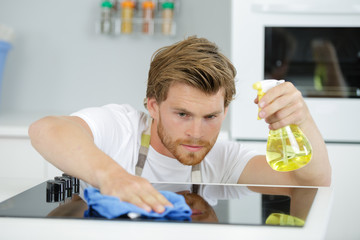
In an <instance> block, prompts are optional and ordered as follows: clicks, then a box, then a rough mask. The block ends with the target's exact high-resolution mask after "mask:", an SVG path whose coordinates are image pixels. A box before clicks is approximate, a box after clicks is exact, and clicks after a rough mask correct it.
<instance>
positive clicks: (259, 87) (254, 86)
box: [253, 82, 265, 120]
mask: <svg viewBox="0 0 360 240" xmlns="http://www.w3.org/2000/svg"><path fill="white" fill-rule="evenodd" d="M253 89H255V90H257V91H258V92H257V95H258V100H259V101H260V99H261V98H262V97H263V96H264V94H265V93H264V92H263V91H262V84H261V82H256V83H254V84H253ZM260 111H261V108H259V110H258V113H259V112H260ZM257 119H258V120H260V117H259V115H258V117H257Z"/></svg>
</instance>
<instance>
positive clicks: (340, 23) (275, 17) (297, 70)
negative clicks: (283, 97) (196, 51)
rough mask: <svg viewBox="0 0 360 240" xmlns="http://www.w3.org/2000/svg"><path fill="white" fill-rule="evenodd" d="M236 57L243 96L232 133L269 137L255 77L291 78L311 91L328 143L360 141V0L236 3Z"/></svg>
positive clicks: (235, 111) (234, 113) (315, 115)
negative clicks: (259, 111) (260, 115)
mask: <svg viewBox="0 0 360 240" xmlns="http://www.w3.org/2000/svg"><path fill="white" fill-rule="evenodd" d="M231 58H232V61H233V63H234V65H235V67H236V68H237V77H236V79H237V96H236V99H235V100H234V102H233V103H232V106H231V111H230V115H231V136H232V138H234V139H238V140H264V139H266V138H267V132H268V128H267V124H266V123H265V122H264V121H257V120H256V118H257V106H256V105H255V104H254V102H253V99H255V97H256V91H255V90H253V89H252V85H253V83H255V82H256V81H260V80H263V79H285V80H286V81H290V82H292V83H293V84H294V85H295V86H296V87H297V88H298V89H299V90H300V91H301V92H302V94H303V96H304V98H305V101H306V103H307V105H308V107H309V109H310V111H311V113H312V116H313V118H314V119H315V121H316V122H317V124H318V126H319V128H320V131H321V132H322V134H323V136H324V138H325V140H326V141H328V142H355V143H359V142H360V125H359V119H360V3H358V1H350V0H346V1H335V2H334V1H332V2H331V3H328V1H309V0H302V1H284V0H269V1H249V0H246V1H237V0H234V1H233V2H232V56H231Z"/></svg>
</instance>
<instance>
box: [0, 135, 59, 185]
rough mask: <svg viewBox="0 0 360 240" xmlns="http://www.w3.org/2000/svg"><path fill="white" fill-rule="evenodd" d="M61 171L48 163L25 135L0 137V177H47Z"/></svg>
mask: <svg viewBox="0 0 360 240" xmlns="http://www.w3.org/2000/svg"><path fill="white" fill-rule="evenodd" d="M59 174H60V175H61V171H59V170H58V169H57V168H55V167H54V166H52V165H51V164H49V163H48V162H47V161H45V160H44V158H43V157H42V156H41V155H40V154H39V153H38V152H37V151H36V150H35V149H34V148H33V147H32V145H31V143H30V139H29V138H26V137H23V138H22V137H0V178H17V179H18V178H24V179H48V178H52V177H54V176H56V175H59Z"/></svg>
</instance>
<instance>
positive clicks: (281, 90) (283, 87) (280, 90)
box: [259, 82, 297, 108]
mask: <svg viewBox="0 0 360 240" xmlns="http://www.w3.org/2000/svg"><path fill="white" fill-rule="evenodd" d="M295 91H297V89H296V88H295V87H294V85H293V84H292V83H291V82H284V83H282V84H280V85H277V86H275V87H273V88H271V89H270V90H269V91H267V92H266V94H265V95H264V96H263V97H262V98H261V100H260V101H259V106H260V107H261V108H264V107H266V106H268V105H270V104H271V103H272V102H273V101H275V100H276V99H277V98H279V97H281V96H284V95H288V94H290V93H291V92H295Z"/></svg>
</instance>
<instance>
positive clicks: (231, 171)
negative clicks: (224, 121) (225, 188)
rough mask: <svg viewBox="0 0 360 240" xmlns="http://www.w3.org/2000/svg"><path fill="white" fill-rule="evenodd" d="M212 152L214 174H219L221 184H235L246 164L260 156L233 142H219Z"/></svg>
mask: <svg viewBox="0 0 360 240" xmlns="http://www.w3.org/2000/svg"><path fill="white" fill-rule="evenodd" d="M216 145H217V146H216V149H213V150H214V151H212V153H211V154H212V157H211V158H212V159H214V160H215V162H214V164H215V165H216V168H215V170H216V172H217V173H216V174H221V175H220V176H218V177H219V179H218V180H219V181H220V182H221V183H232V184H234V183H237V181H238V179H239V177H240V175H241V173H242V172H243V170H244V168H245V166H246V164H247V163H248V162H249V161H250V159H252V158H253V157H255V156H257V155H261V154H260V153H259V152H257V151H256V150H254V149H251V148H249V147H248V146H245V145H244V144H241V143H239V142H234V141H220V142H219V143H217V144H216Z"/></svg>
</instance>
